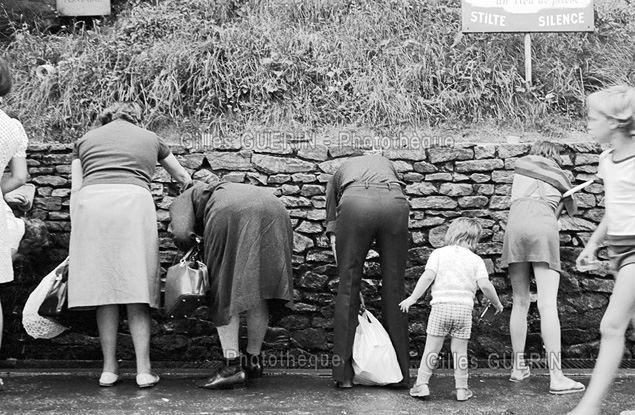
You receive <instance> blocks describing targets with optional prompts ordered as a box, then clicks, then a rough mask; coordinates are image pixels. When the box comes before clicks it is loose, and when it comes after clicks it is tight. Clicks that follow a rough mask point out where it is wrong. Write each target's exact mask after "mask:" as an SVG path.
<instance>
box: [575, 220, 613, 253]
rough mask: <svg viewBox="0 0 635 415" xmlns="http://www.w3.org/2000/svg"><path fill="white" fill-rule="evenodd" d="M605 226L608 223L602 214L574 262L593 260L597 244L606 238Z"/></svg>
mask: <svg viewBox="0 0 635 415" xmlns="http://www.w3.org/2000/svg"><path fill="white" fill-rule="evenodd" d="M607 226H608V225H607V220H606V215H604V217H603V218H602V220H601V221H600V224H599V225H598V227H597V228H596V229H595V232H593V235H591V238H589V241H588V242H587V243H586V246H585V247H584V249H583V250H582V252H580V255H578V258H577V259H576V261H575V262H576V264H579V263H581V262H583V261H584V262H592V261H594V260H595V251H596V250H597V248H598V246H600V244H601V243H602V241H603V240H604V238H606V232H607Z"/></svg>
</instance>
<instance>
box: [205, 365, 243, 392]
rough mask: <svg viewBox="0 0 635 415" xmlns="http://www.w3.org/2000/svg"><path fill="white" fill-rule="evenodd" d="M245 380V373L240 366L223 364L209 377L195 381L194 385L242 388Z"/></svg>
mask: <svg viewBox="0 0 635 415" xmlns="http://www.w3.org/2000/svg"><path fill="white" fill-rule="evenodd" d="M246 380H247V374H246V373H245V371H244V370H242V368H241V367H240V366H223V367H221V368H220V369H218V372H217V373H216V375H214V376H212V377H211V378H209V379H207V380H203V381H200V382H196V387H197V388H203V389H236V388H244V387H245V381H246Z"/></svg>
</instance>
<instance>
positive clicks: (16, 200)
mask: <svg viewBox="0 0 635 415" xmlns="http://www.w3.org/2000/svg"><path fill="white" fill-rule="evenodd" d="M4 201H5V202H7V204H8V205H14V206H26V205H27V204H28V203H29V199H28V198H27V197H26V195H24V194H22V193H9V194H8V195H6V196H5V197H4Z"/></svg>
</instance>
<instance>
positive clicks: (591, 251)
mask: <svg viewBox="0 0 635 415" xmlns="http://www.w3.org/2000/svg"><path fill="white" fill-rule="evenodd" d="M596 249H597V246H595V245H592V244H588V245H587V246H586V247H585V248H584V249H583V250H582V252H580V255H578V258H577V259H576V260H575V265H576V267H578V268H580V267H581V266H583V264H590V263H593V262H597V260H598V259H597V257H596V256H595V251H596Z"/></svg>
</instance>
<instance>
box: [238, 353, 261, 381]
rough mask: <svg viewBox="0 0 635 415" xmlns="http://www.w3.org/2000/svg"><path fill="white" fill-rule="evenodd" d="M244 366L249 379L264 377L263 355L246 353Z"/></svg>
mask: <svg viewBox="0 0 635 415" xmlns="http://www.w3.org/2000/svg"><path fill="white" fill-rule="evenodd" d="M242 367H243V370H244V371H245V373H247V377H248V378H249V379H260V378H262V357H261V355H259V354H258V355H253V354H249V353H245V354H244V356H243V357H242Z"/></svg>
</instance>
